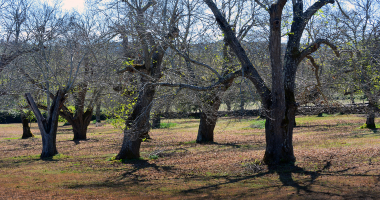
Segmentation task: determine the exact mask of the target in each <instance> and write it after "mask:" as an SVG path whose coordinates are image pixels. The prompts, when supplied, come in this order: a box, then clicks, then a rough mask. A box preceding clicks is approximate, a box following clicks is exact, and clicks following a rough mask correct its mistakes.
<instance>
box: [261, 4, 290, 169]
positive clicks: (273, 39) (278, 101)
mask: <svg viewBox="0 0 380 200" xmlns="http://www.w3.org/2000/svg"><path fill="white" fill-rule="evenodd" d="M283 7H284V3H282V4H272V5H271V7H270V9H269V13H270V35H269V38H270V39H269V51H270V58H271V68H272V93H271V101H268V102H266V103H265V104H266V105H270V106H269V107H268V108H269V109H268V112H267V115H266V116H267V117H266V123H265V135H266V150H265V155H264V162H265V163H266V164H268V165H277V164H279V163H280V162H287V161H288V159H287V157H288V153H289V152H288V149H287V145H286V141H287V139H288V134H287V132H288V131H287V127H288V125H289V120H288V119H287V117H286V116H285V114H286V104H285V91H284V88H285V84H284V81H285V78H284V68H283V65H282V60H281V17H282V9H283ZM292 125H293V124H292Z"/></svg>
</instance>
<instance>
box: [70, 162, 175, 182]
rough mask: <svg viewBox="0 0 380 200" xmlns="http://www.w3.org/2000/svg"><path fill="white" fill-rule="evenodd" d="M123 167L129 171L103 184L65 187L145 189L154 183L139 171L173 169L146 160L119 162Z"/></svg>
mask: <svg viewBox="0 0 380 200" xmlns="http://www.w3.org/2000/svg"><path fill="white" fill-rule="evenodd" d="M121 162H122V163H123V164H125V165H131V166H132V168H131V169H125V170H126V171H125V172H124V173H122V174H121V175H118V176H117V177H112V178H109V179H107V180H105V181H103V182H94V183H89V184H80V183H75V184H68V185H67V187H68V188H70V189H77V188H94V187H95V188H97V187H99V188H101V187H107V188H120V187H123V188H125V186H128V185H130V186H136V185H139V184H140V185H144V186H145V187H149V186H151V185H153V184H154V183H149V181H150V180H149V179H148V178H146V177H145V176H144V175H141V174H138V173H137V172H139V171H140V170H145V169H149V168H153V169H154V170H156V171H172V170H173V167H171V166H158V165H156V164H155V163H149V162H148V160H142V159H131V160H122V161H121Z"/></svg>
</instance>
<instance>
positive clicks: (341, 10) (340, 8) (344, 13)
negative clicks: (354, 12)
mask: <svg viewBox="0 0 380 200" xmlns="http://www.w3.org/2000/svg"><path fill="white" fill-rule="evenodd" d="M336 3H337V4H338V8H339V10H340V12H342V14H343V16H344V17H345V18H347V19H350V17H349V16H348V15H347V14H346V12H344V10H343V9H342V7H341V6H340V3H339V1H338V0H337V1H336Z"/></svg>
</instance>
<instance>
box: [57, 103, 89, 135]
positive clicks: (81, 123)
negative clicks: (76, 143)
mask: <svg viewBox="0 0 380 200" xmlns="http://www.w3.org/2000/svg"><path fill="white" fill-rule="evenodd" d="M62 110H63V112H60V115H61V116H62V117H63V118H65V119H66V120H67V121H68V122H69V123H70V124H71V126H72V127H73V133H74V138H73V140H87V128H88V125H89V124H90V122H91V117H92V113H93V109H92V107H89V108H87V110H86V112H83V109H78V110H76V111H75V112H76V113H75V115H74V114H73V113H71V112H70V111H69V110H68V109H67V108H66V107H64V106H63V108H62ZM73 115H74V116H73Z"/></svg>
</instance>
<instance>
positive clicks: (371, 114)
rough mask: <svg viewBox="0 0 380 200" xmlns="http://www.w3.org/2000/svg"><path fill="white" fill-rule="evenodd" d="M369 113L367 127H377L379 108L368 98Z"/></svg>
mask: <svg viewBox="0 0 380 200" xmlns="http://www.w3.org/2000/svg"><path fill="white" fill-rule="evenodd" d="M368 100H369V101H368V114H367V120H366V122H365V123H366V127H367V128H372V129H373V128H376V124H375V117H376V115H375V112H376V110H377V106H376V104H375V103H374V102H373V101H371V100H370V98H368Z"/></svg>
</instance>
